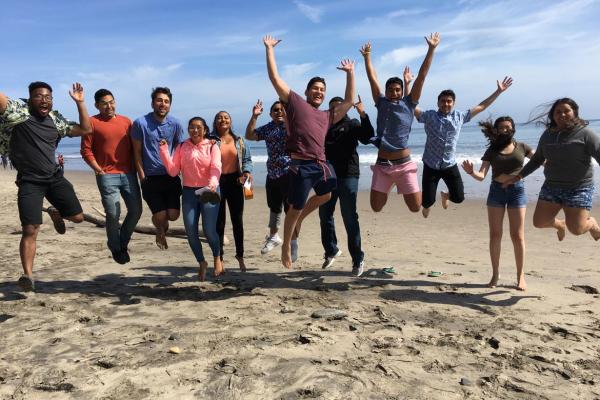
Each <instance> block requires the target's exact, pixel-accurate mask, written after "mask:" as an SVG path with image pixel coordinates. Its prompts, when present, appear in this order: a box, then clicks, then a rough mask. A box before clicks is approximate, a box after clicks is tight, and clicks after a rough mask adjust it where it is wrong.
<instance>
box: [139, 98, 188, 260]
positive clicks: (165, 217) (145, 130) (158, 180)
mask: <svg viewBox="0 0 600 400" xmlns="http://www.w3.org/2000/svg"><path fill="white" fill-rule="evenodd" d="M151 97H152V110H153V111H152V112H151V113H148V114H146V115H144V116H143V117H140V118H138V119H136V120H135V121H134V123H133V125H132V126H131V139H132V143H133V155H134V159H135V167H136V170H137V173H138V177H139V178H140V186H141V188H142V196H143V197H144V200H145V201H146V203H147V204H148V207H149V208H150V211H151V212H152V223H153V224H154V226H155V227H156V245H157V246H158V247H159V248H160V249H162V250H165V249H167V248H168V246H167V239H166V237H165V234H166V232H167V230H168V229H169V221H175V220H177V218H179V212H180V209H181V202H180V197H181V180H180V179H179V177H178V176H176V177H171V176H169V175H168V174H167V170H166V169H165V167H164V165H163V163H162V160H161V159H160V153H159V143H160V141H161V140H163V139H164V140H166V141H167V143H168V145H169V150H170V152H171V153H172V152H173V150H174V149H175V147H177V146H178V145H179V144H180V143H181V142H183V128H182V126H181V124H180V123H179V121H178V120H177V119H175V118H173V117H171V116H169V115H168V114H169V111H170V110H171V101H172V100H173V95H172V94H171V91H170V90H169V88H167V87H157V88H154V89H153V90H152V95H151Z"/></svg>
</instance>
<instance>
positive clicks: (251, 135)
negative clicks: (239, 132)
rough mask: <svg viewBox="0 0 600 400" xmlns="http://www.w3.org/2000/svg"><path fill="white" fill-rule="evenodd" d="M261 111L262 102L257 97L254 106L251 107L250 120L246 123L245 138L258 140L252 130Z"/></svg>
mask: <svg viewBox="0 0 600 400" xmlns="http://www.w3.org/2000/svg"><path fill="white" fill-rule="evenodd" d="M262 112H263V104H262V101H260V99H259V100H258V101H257V102H256V104H255V105H254V107H252V116H251V117H250V121H248V125H247V126H246V139H248V140H258V137H257V136H256V132H254V130H255V129H256V120H258V117H259V116H260V114H262Z"/></svg>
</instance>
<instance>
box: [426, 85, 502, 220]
mask: <svg viewBox="0 0 600 400" xmlns="http://www.w3.org/2000/svg"><path fill="white" fill-rule="evenodd" d="M496 84H497V86H498V88H497V89H496V90H495V91H494V93H492V94H491V95H490V96H489V97H488V98H487V99H485V100H483V101H482V102H481V103H479V104H478V105H477V106H475V107H473V108H471V109H470V110H468V111H466V112H464V111H457V110H454V102H455V100H456V95H455V94H454V92H453V91H452V90H450V89H448V90H443V91H442V92H441V93H440V94H439V95H438V110H437V111H435V110H427V111H423V110H421V109H420V108H418V107H417V108H416V109H415V116H416V117H417V121H419V122H420V123H422V124H425V126H424V128H425V133H426V134H427V140H426V142H425V151H424V152H423V177H422V188H423V189H422V190H423V209H422V210H421V211H422V213H423V216H424V217H425V218H427V217H428V216H429V211H430V208H431V206H432V205H433V204H434V203H435V194H436V191H437V187H438V183H439V181H440V179H443V180H444V183H445V184H446V186H447V187H448V192H444V191H442V192H440V195H441V197H442V207H443V208H444V209H446V208H448V203H449V202H450V201H451V202H453V203H462V201H463V200H464V199H465V193H464V187H463V181H462V178H461V176H460V172H459V170H458V165H457V164H456V160H455V158H454V155H455V153H456V143H457V141H458V135H459V134H460V130H461V128H462V125H463V124H465V123H467V122H469V121H470V120H471V119H472V118H473V117H475V116H476V115H477V114H479V113H480V112H482V111H483V110H485V109H486V108H488V107H489V106H490V105H491V104H492V103H493V102H494V101H495V100H496V99H497V98H498V96H500V94H502V92H504V91H505V90H506V89H508V88H509V87H510V85H512V78H511V77H508V76H507V77H505V78H504V80H503V81H502V82H500V81H496Z"/></svg>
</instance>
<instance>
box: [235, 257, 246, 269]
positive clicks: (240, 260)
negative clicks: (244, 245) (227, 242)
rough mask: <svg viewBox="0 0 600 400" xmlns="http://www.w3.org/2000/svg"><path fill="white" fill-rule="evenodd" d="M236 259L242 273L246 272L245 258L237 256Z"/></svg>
mask: <svg viewBox="0 0 600 400" xmlns="http://www.w3.org/2000/svg"><path fill="white" fill-rule="evenodd" d="M235 259H236V260H237V261H238V265H239V266H240V271H242V272H246V263H245V262H244V257H239V256H235Z"/></svg>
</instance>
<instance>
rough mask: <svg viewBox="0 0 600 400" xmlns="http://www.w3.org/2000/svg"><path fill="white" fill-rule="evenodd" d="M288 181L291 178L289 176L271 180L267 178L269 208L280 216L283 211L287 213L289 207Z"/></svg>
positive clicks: (266, 187)
mask: <svg viewBox="0 0 600 400" xmlns="http://www.w3.org/2000/svg"><path fill="white" fill-rule="evenodd" d="M288 181H289V177H288V176H287V174H286V175H283V176H280V177H279V178H276V179H271V178H269V177H268V176H267V182H266V183H265V189H266V192H267V206H269V209H270V210H271V212H273V213H275V214H279V213H280V212H281V211H282V210H285V211H286V212H287V209H288V206H289V205H288V202H287V196H288V191H289V190H288V186H289V185H288Z"/></svg>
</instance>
